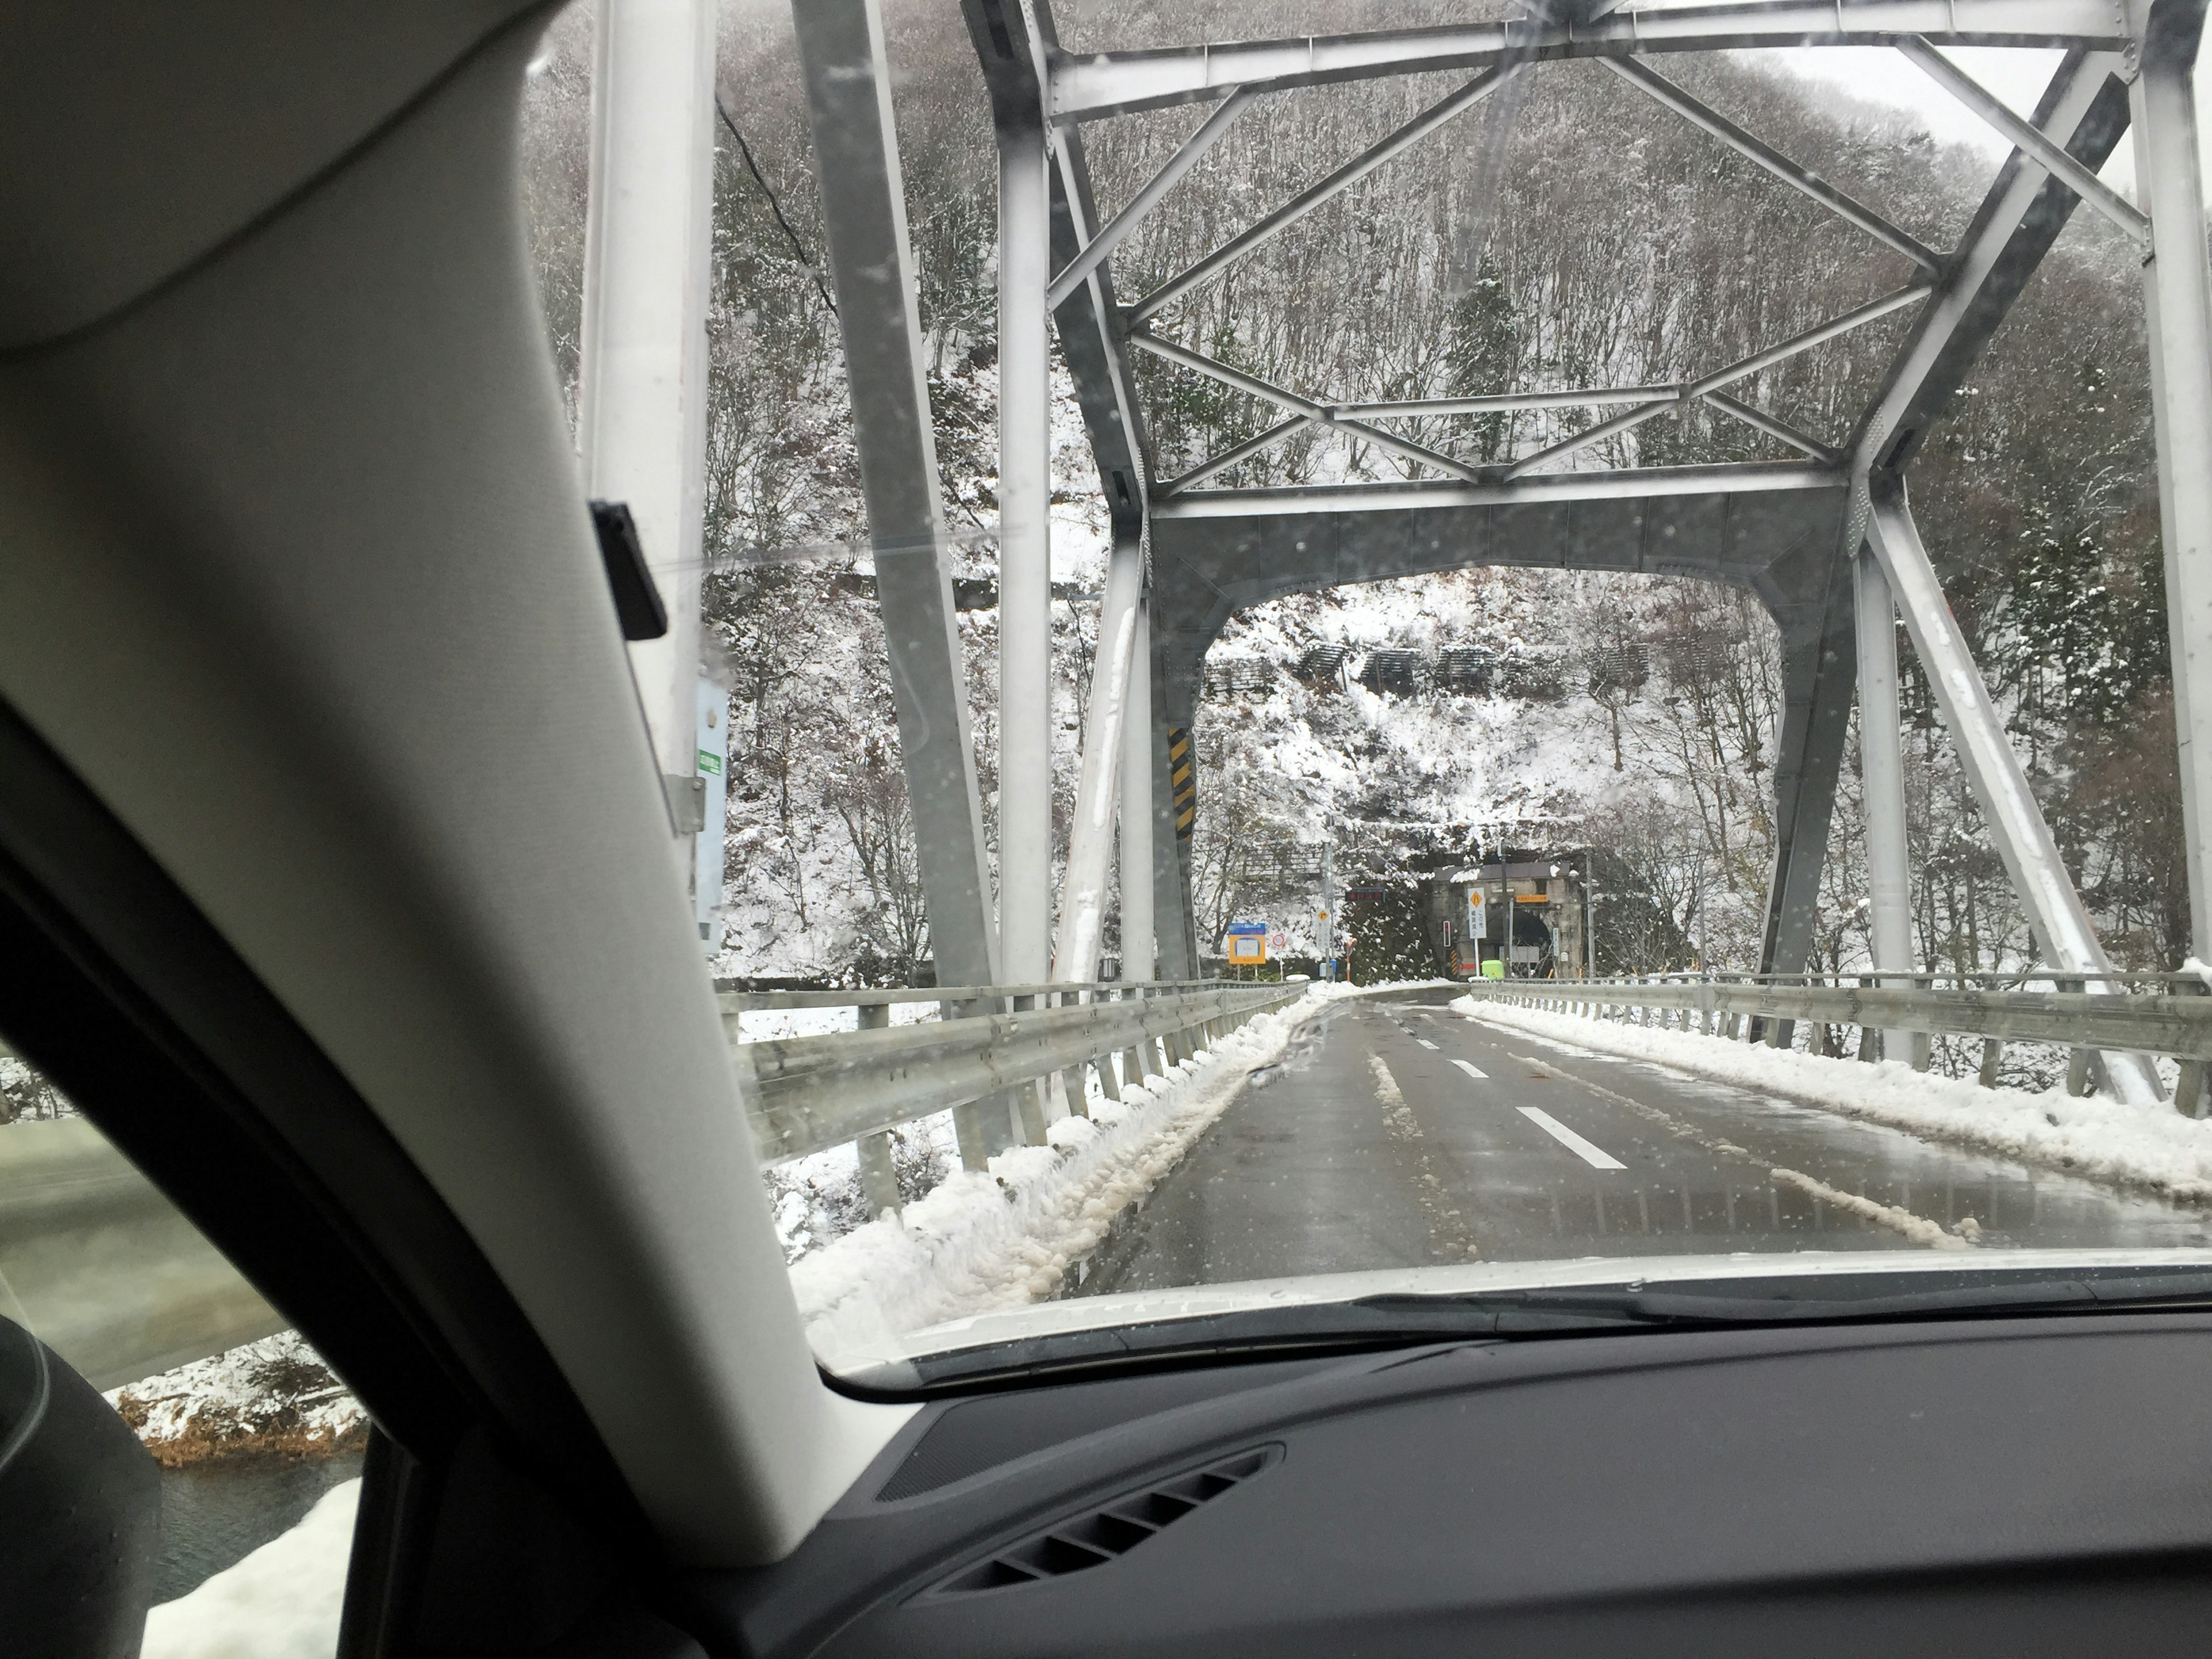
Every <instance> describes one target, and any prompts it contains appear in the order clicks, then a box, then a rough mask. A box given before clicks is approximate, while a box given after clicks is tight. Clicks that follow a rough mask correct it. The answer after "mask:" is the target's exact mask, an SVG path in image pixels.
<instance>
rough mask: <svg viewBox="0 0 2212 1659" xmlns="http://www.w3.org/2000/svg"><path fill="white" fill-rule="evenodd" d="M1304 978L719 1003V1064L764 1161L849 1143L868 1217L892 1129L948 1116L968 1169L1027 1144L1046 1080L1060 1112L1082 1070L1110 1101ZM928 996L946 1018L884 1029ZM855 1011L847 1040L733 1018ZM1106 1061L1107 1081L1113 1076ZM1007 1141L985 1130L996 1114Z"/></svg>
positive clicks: (777, 996) (1273, 1003)
mask: <svg viewBox="0 0 2212 1659" xmlns="http://www.w3.org/2000/svg"><path fill="white" fill-rule="evenodd" d="M1306 989H1307V985H1306V982H1305V981H1303V980H1291V981H1275V982H1258V983H1253V982H1245V983H1237V982H1233V981H1221V980H1176V981H1158V982H1154V983H1144V984H1136V983H1129V982H1125V981H1106V982H1103V983H1093V984H1066V985H984V986H939V987H929V988H925V989H897V990H854V991H753V992H744V991H728V992H723V993H721V994H720V1002H721V1005H722V1023H723V1024H724V1026H725V1028H726V1030H727V1031H728V1033H729V1037H730V1052H731V1055H732V1058H733V1059H734V1060H736V1062H737V1063H738V1067H739V1068H740V1075H741V1076H743V1077H744V1078H745V1079H747V1081H748V1082H749V1084H750V1088H749V1089H748V1091H747V1097H746V1109H747V1113H748V1115H749V1117H750V1121H751V1123H752V1128H753V1136H754V1139H756V1140H757V1142H758V1143H759V1146H760V1152H761V1161H762V1162H763V1164H781V1163H786V1162H788V1161H789V1160H791V1159H793V1158H805V1157H807V1156H809V1155H810V1154H811V1153H815V1152H826V1151H828V1150H829V1148H831V1147H833V1146H843V1145H845V1144H847V1143H848V1142H850V1143H852V1144H853V1145H854V1146H855V1147H856V1149H857V1151H858V1153H859V1157H860V1181H861V1187H862V1190H863V1191H864V1192H865V1193H866V1195H867V1199H868V1204H869V1207H870V1209H871V1210H872V1211H873V1212H876V1213H878V1214H881V1213H882V1212H884V1210H886V1209H890V1210H896V1208H898V1206H899V1195H898V1182H897V1179H896V1175H895V1173H894V1171H893V1169H892V1164H891V1150H890V1131H891V1130H893V1129H894V1128H896V1127H898V1126H899V1125H901V1124H904V1123H910V1122H912V1121H915V1119H917V1118H921V1117H927V1116H928V1115H931V1114H932V1113H934V1112H940V1111H944V1110H945V1109H948V1108H949V1109H951V1110H952V1111H953V1115H954V1126H955V1130H956V1133H957V1135H958V1137H959V1141H960V1151H961V1159H962V1162H963V1163H966V1164H970V1165H971V1167H980V1164H981V1160H982V1158H985V1157H987V1156H988V1154H989V1153H990V1152H992V1151H993V1150H995V1149H996V1147H998V1146H1004V1145H1007V1144H1017V1143H1026V1144H1029V1145H1032V1146H1041V1145H1042V1144H1043V1142H1044V1139H1045V1111H1044V1100H1043V1098H1042V1096H1043V1093H1044V1091H1045V1089H1047V1088H1048V1086H1049V1083H1050V1079H1052V1078H1053V1076H1054V1074H1058V1075H1060V1078H1061V1079H1062V1088H1063V1090H1064V1091H1065V1094H1066V1102H1067V1108H1068V1110H1069V1111H1070V1112H1073V1113H1083V1112H1084V1111H1085V1105H1084V1100H1085V1093H1086V1090H1085V1078H1084V1073H1085V1068H1086V1067H1089V1068H1091V1069H1092V1070H1095V1071H1096V1072H1097V1074H1098V1083H1099V1087H1100V1090H1101V1091H1103V1093H1104V1095H1105V1097H1106V1098H1107V1099H1109V1100H1119V1099H1120V1098H1121V1090H1122V1089H1123V1088H1125V1087H1133V1086H1135V1085H1138V1084H1139V1083H1141V1082H1142V1081H1144V1080H1145V1079H1148V1078H1152V1077H1157V1076H1158V1075H1160V1074H1162V1073H1164V1072H1165V1071H1167V1069H1168V1068H1169V1067H1170V1066H1174V1065H1176V1063H1177V1062H1179V1061H1181V1060H1190V1059H1194V1058H1195V1057H1196V1056H1197V1054H1199V1053H1200V1050H1202V1049H1205V1048H1212V1046H1213V1045H1214V1044H1215V1043H1216V1042H1219V1041H1220V1040H1221V1038H1223V1037H1224V1036H1227V1035H1228V1034H1229V1033H1230V1032H1231V1031H1232V1030H1236V1029H1237V1027H1238V1026H1241V1025H1243V1024H1245V1023H1246V1022H1247V1021H1249V1020H1250V1019H1251V1018H1254V1017H1255V1015H1258V1014H1262V1013H1265V1012H1267V1011H1268V1010H1270V1009H1273V1008H1277V1007H1280V1006H1283V1005H1284V1004H1285V1003H1288V1002H1292V1001H1295V1000H1297V999H1298V998H1299V997H1301V996H1303V995H1304V994H1305V992H1306ZM917 1002H933V1003H936V1004H938V1005H939V1009H940V1012H941V1013H942V1014H943V1016H944V1018H943V1019H942V1020H941V1021H930V1022H926V1023H921V1024H910V1025H899V1026H893V1025H892V1024H890V1011H891V1009H892V1007H894V1006H897V1005H900V1004H905V1003H917ZM847 1007H849V1008H853V1009H855V1010H856V1011H857V1017H858V1023H859V1027H860V1029H858V1030H851V1031H836V1032H829V1033H827V1034H823V1035H819V1036H788V1037H763V1038H759V1039H754V1040H748V1039H747V1038H746V1036H745V1035H744V1029H743V1027H744V1016H745V1015H746V1014H748V1013H757V1012H771V1011H778V1010H802V1009H826V1008H847ZM1117 1058H1118V1060H1119V1065H1120V1074H1119V1076H1118V1077H1117V1076H1116V1073H1115V1064H1116V1060H1117ZM1000 1113H1003V1114H1004V1116H1003V1118H1001V1119H1000V1121H1003V1122H1004V1123H1005V1126H1006V1133H1002V1134H994V1133H991V1132H990V1131H991V1129H992V1127H994V1126H993V1124H992V1121H991V1120H992V1119H993V1117H994V1116H996V1115H998V1114H1000Z"/></svg>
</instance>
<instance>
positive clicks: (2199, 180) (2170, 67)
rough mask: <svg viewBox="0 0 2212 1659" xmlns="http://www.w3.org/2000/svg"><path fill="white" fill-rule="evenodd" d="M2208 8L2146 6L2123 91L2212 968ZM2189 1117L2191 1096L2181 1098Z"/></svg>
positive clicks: (2180, 715) (2177, 712) (2187, 829)
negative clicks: (2131, 77)
mask: <svg viewBox="0 0 2212 1659" xmlns="http://www.w3.org/2000/svg"><path fill="white" fill-rule="evenodd" d="M2203 23H2204V0H2167V3H2163V4H2158V5H2153V6H2151V7H2150V8H2148V19H2147V23H2146V26H2145V28H2144V39H2143V45H2142V68H2141V72H2140V73H2139V74H2138V75H2137V76H2136V82H2135V85H2134V86H2133V88H2131V89H2130V108H2131V112H2132V114H2133V118H2134V126H2135V144H2136V179H2137V180H2138V181H2139V187H2140V190H2141V192H2142V197H2143V200H2144V204H2145V205H2146V206H2148V209H2149V210H2150V216H2151V245H2152V255H2151V258H2150V259H2149V260H2148V262H2147V263H2146V264H2144V266H2143V307H2144V313H2145V318H2146V321H2147V322H2148V325H2149V328H2148V331H2149V336H2150V341H2149V343H2150V382H2151V397H2152V400H2153V403H2154V407H2155V410H2156V417H2157V418H2156V428H2157V435H2158V498H2159V516H2160V521H2161V526H2162V529H2163V531H2164V541H2165V546H2166V617H2167V622H2168V626H2169V628H2170V629H2171V632H2172V655H2173V718H2174V724H2175V727H2176V736H2177V737H2178V738H2179V743H2180V772H2181V818H2182V825H2183V836H2184V839H2185V842H2186V844H2187V847H2188V865H2189V917H2190V933H2189V937H2190V946H2191V952H2192V954H2194V955H2195V956H2196V957H2197V959H2198V960H2199V961H2201V962H2212V844H2208V842H2207V840H2206V832H2207V829H2208V828H2212V291H2208V282H2209V281H2212V279H2208V274H2207V270H2206V266H2205V258H2204V238H2203V223H2204V186H2203V177H2202V174H2201V171H2200V166H2199V162H2198V160H2197V100H2196V91H2195V88H2194V86H2193V84H2192V82H2193V80H2194V74H2193V70H2192V65H2193V64H2194V63H2195V61H2196V58H2197V40H2198V37H2199V35H2200V34H2201V33H2202V32H2203ZM2176 1105H2177V1106H2179V1108H2180V1109H2182V1110H2184V1111H2189V1112H2193V1111H2194V1109H2195V1108H2196V1105H2197V1102H2196V1101H2195V1100H2194V1099H2190V1100H2177V1101H2176Z"/></svg>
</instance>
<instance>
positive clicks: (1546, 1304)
mask: <svg viewBox="0 0 2212 1659" xmlns="http://www.w3.org/2000/svg"><path fill="white" fill-rule="evenodd" d="M1864 1277H1865V1278H1866V1279H1876V1278H1878V1279H1881V1291H1880V1292H1879V1293H1876V1292H1874V1291H1869V1292H1868V1293H1864V1294H1857V1295H1853V1294H1849V1293H1848V1287H1849V1285H1851V1284H1854V1283H1860V1282H1863V1279H1861V1278H1860V1276H1857V1275H1854V1276H1853V1277H1852V1278H1851V1279H1844V1280H1841V1281H1840V1282H1838V1280H1835V1279H1830V1280H1826V1281H1824V1280H1822V1279H1805V1280H1802V1281H1800V1282H1801V1283H1802V1284H1803V1285H1804V1286H1805V1287H1806V1289H1807V1291H1812V1290H1814V1288H1815V1287H1817V1288H1818V1289H1820V1290H1821V1291H1827V1292H1828V1294H1826V1295H1813V1294H1796V1293H1791V1292H1783V1293H1780V1294H1778V1293H1777V1292H1776V1291H1774V1290H1773V1288H1772V1287H1771V1285H1769V1284H1768V1283H1766V1282H1764V1281H1759V1280H1745V1281H1731V1280H1726V1279H1720V1280H1713V1279H1708V1280H1704V1281H1701V1282H1700V1284H1699V1287H1698V1288H1696V1289H1686V1288H1682V1287H1680V1286H1672V1287H1668V1288H1666V1289H1662V1290H1649V1289H1646V1288H1644V1285H1643V1284H1642V1283H1640V1282H1637V1283H1632V1284H1629V1285H1571V1286H1564V1287H1561V1288H1559V1289H1531V1290H1516V1291H1443V1292H1438V1293H1436V1294H1433V1295H1431V1294H1423V1293H1419V1292H1397V1293H1393V1294H1389V1295H1384V1296H1373V1297H1362V1298H1360V1301H1359V1305H1360V1306H1362V1307H1364V1308H1367V1309H1369V1310H1372V1311H1374V1312H1376V1313H1378V1314H1385V1313H1387V1314H1390V1315H1394V1316H1399V1317H1404V1316H1407V1315H1410V1314H1413V1313H1414V1312H1416V1311H1417V1310H1421V1309H1423V1308H1434V1307H1437V1306H1439V1305H1449V1306H1454V1307H1457V1308H1460V1309H1462V1310H1464V1311H1465V1312H1466V1313H1467V1314H1468V1316H1470V1318H1471V1319H1472V1320H1474V1321H1489V1322H1492V1323H1491V1325H1490V1328H1491V1329H1492V1330H1494V1331H1495V1332H1496V1333H1497V1334H1499V1335H1510V1334H1515V1333H1516V1330H1518V1329H1519V1328H1522V1322H1524V1321H1534V1322H1542V1326H1543V1327H1544V1328H1549V1327H1550V1326H1551V1324H1552V1322H1555V1321H1558V1320H1560V1319H1563V1318H1583V1319H1601V1318H1608V1317H1609V1318H1611V1319H1613V1320H1615V1321H1619V1322H1625V1323H1631V1324H1638V1325H1675V1326H1711V1325H1786V1324H1814V1323H1831V1322H1837V1321H1842V1320H1854V1319H1895V1318H1899V1317H1914V1316H1921V1317H1936V1316H1944V1315H1951V1314H1959V1313H1968V1312H1972V1313H2049V1312H2057V1311H2063V1310H2081V1309H2087V1308H2116V1309H2117V1308H2130V1307H2132V1308H2142V1307H2154V1306H2157V1307H2195V1306H2202V1305H2206V1304H2212V1273H2203V1272H2197V1271H2192V1270H2183V1271H2174V1270H2170V1269H2163V1268H2149V1269H2135V1268H2124V1269H2120V1270H2118V1271H2116V1272H2110V1273H2079V1274H2075V1275H2071V1276H2069V1277H2067V1278H2063V1279H2053V1278H2049V1277H2046V1276H2045V1275H2043V1274H2041V1273H2020V1274H2003V1275H1996V1276H1992V1277H1990V1278H1988V1279H1983V1280H1981V1281H1980V1282H1978V1283H1973V1284H1965V1285H1962V1284H1960V1283H1958V1282H1956V1281H1955V1280H1954V1279H1950V1278H1949V1276H1948V1275H1946V1276H1945V1279H1944V1280H1943V1281H1942V1282H1941V1283H1939V1284H1936V1285H1923V1286H1920V1287H1917V1288H1913V1289H1907V1290H1899V1289H1898V1288H1897V1279H1896V1277H1895V1276H1893V1275H1884V1274H1878V1273H1869V1274H1868V1275H1865V1276H1864ZM1738 1282H1741V1284H1742V1285H1743V1289H1742V1290H1741V1291H1738V1290H1735V1289H1734V1288H1733V1285H1735V1283H1738ZM1838 1291H1844V1292H1845V1293H1843V1294H1838V1293H1837V1292H1838Z"/></svg>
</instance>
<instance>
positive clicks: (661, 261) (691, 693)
mask: <svg viewBox="0 0 2212 1659" xmlns="http://www.w3.org/2000/svg"><path fill="white" fill-rule="evenodd" d="M713 240H714V6H713V5H711V4H710V3H708V0H600V3H599V33H598V40H597V46H596V49H595V53H594V57H593V60H592V153H591V196H590V204H589V208H588V210H587V213H586V221H585V232H584V319H583V350H582V383H583V384H582V389H581V390H582V401H581V406H580V409H579V410H578V419H577V436H578V441H579V443H580V447H581V448H582V451H583V458H584V473H585V480H586V492H587V493H588V494H589V495H592V497H594V498H595V499H599V500H604V501H623V502H627V503H628V504H629V510H630V516H631V517H632V518H633V519H635V520H636V522H637V533H638V540H639V541H640V543H641V544H643V546H644V549H645V557H646V562H647V565H648V566H649V567H650V568H651V569H652V571H653V580H654V582H655V583H656V584H657V585H658V586H659V589H660V597H661V600H662V603H663V604H664V605H666V607H667V610H668V632H667V633H666V634H665V635H663V636H662V637H661V638H659V639H657V640H641V641H637V642H635V643H634V644H633V645H632V646H631V647H630V648H629V649H630V666H631V670H632V671H633V672H634V673H635V676H636V678H637V687H638V694H639V696H640V697H641V700H642V702H644V705H645V715H646V721H647V725H648V726H650V727H651V729H652V732H653V747H654V749H655V750H656V751H657V752H658V754H659V758H660V768H661V770H662V771H663V772H666V773H672V774H674V775H677V776H679V777H686V778H688V777H690V776H691V775H693V774H694V772H695V771H696V764H695V759H696V757H695V755H694V752H693V744H692V741H691V737H692V726H693V722H694V721H695V720H696V718H697V707H698V696H699V692H698V680H699V569H700V551H701V550H700V538H701V521H702V509H703V505H704V501H705V493H706V456H707V295H708V280H709V258H710V256H711V253H712V251H713Z"/></svg>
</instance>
